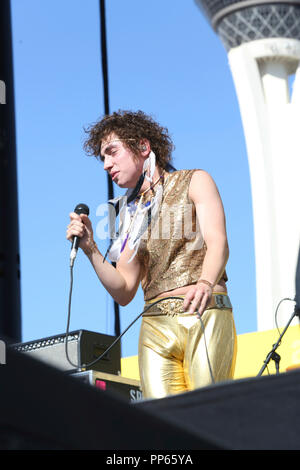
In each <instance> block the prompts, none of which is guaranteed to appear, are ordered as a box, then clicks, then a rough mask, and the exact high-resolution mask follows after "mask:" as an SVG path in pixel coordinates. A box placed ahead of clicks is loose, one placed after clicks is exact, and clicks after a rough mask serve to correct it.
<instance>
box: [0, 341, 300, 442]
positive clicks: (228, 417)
mask: <svg viewBox="0 0 300 470" xmlns="http://www.w3.org/2000/svg"><path fill="white" fill-rule="evenodd" d="M0 384H1V386H0V449H1V450H23V449H25V450H56V449H57V450H106V451H107V450H118V451H122V450H123V451H128V450H135V451H137V450H151V451H155V450H161V451H163V450H173V451H174V450H177V451H178V450H181V451H183V450H249V449H250V450H298V449H300V403H299V396H300V371H294V372H288V373H284V374H281V375H279V376H275V375H273V376H269V377H268V376H267V377H259V378H253V379H244V380H238V381H234V382H227V383H221V384H218V385H214V386H211V387H206V388H203V389H199V390H196V391H193V392H189V393H185V394H180V395H177V396H173V397H168V398H164V399H159V400H148V401H147V400H145V401H143V402H138V403H135V404H134V403H128V402H127V401H125V400H124V399H123V398H122V397H121V398H120V397H119V396H117V395H114V394H112V393H108V392H105V391H101V390H98V389H96V388H95V387H92V386H90V385H86V384H84V383H82V382H79V381H78V379H75V378H72V377H70V376H68V375H66V374H65V373H63V372H61V371H58V370H56V369H54V368H52V367H50V366H48V365H46V364H44V363H42V362H39V361H37V360H34V359H32V358H29V357H28V356H26V354H21V353H17V352H15V351H12V350H8V351H7V358H6V364H3V365H1V366H0Z"/></svg>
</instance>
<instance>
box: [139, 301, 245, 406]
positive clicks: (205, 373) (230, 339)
mask: <svg viewBox="0 0 300 470" xmlns="http://www.w3.org/2000/svg"><path fill="white" fill-rule="evenodd" d="M220 295H221V296H222V295H223V294H220ZM221 298H224V299H225V297H221ZM226 298H227V299H228V297H227V296H226ZM154 300H157V299H154ZM152 302H153V301H152ZM148 305H149V303H146V306H148ZM182 305H183V301H182V300H179V299H178V300H172V299H171V300H164V301H163V302H160V303H159V304H157V305H154V306H153V307H151V308H150V309H149V310H148V312H147V313H146V314H145V315H144V316H143V319H142V325H141V331H140V338H139V371H140V379H141V387H142V392H143V396H144V398H150V399H151V398H164V397H166V396H168V395H173V394H176V393H183V392H185V391H189V390H194V389H196V388H199V387H204V386H207V385H210V384H212V383H213V382H212V377H211V372H212V375H213V379H214V382H219V381H223V380H228V379H231V378H232V377H233V373H234V367H235V359H236V331H235V325H234V320H233V315H232V309H231V308H224V307H222V303H221V307H219V306H218V307H217V308H216V305H214V307H213V308H208V309H207V310H205V312H204V313H203V314H202V317H201V318H202V321H203V326H204V331H205V334H204V333H203V328H202V325H201V322H200V320H199V318H198V317H197V315H196V314H187V313H184V312H183V311H182ZM207 355H208V357H207ZM208 358H209V362H208ZM209 363H210V366H211V372H210V369H209Z"/></svg>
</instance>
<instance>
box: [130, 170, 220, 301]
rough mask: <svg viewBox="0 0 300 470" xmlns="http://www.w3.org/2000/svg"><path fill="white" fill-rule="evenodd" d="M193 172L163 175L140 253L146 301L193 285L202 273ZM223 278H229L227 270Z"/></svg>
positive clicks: (202, 252) (203, 250)
mask: <svg viewBox="0 0 300 470" xmlns="http://www.w3.org/2000/svg"><path fill="white" fill-rule="evenodd" d="M194 171H196V170H179V171H174V172H173V173H165V175H164V181H163V183H162V184H163V186H164V187H163V199H162V203H161V207H160V212H159V217H158V219H157V220H156V221H154V223H152V224H150V227H149V230H148V232H147V235H146V236H145V235H144V236H143V239H142V240H141V244H140V247H139V250H138V255H137V256H138V258H139V261H140V263H141V265H142V267H143V276H142V280H141V285H142V288H143V290H144V298H145V300H149V299H151V298H154V297H157V296H158V295H159V294H160V293H162V292H167V291H169V290H173V289H175V288H177V287H183V286H186V285H189V284H194V283H196V282H197V281H198V280H199V278H200V276H201V271H202V264H203V260H204V257H205V253H206V244H205V242H204V240H203V237H202V235H201V228H200V227H199V223H198V219H197V217H196V208H195V205H194V204H193V203H192V201H191V200H190V198H189V194H188V193H189V185H190V181H191V178H192V175H193V173H194ZM224 279H225V280H227V276H226V273H225V272H224Z"/></svg>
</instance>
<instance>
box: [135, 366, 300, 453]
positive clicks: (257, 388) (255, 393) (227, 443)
mask: <svg viewBox="0 0 300 470" xmlns="http://www.w3.org/2000/svg"><path fill="white" fill-rule="evenodd" d="M299 397H300V371H299V370H298V371H295V370H294V371H291V372H287V373H283V374H280V375H270V376H263V377H258V378H251V379H242V380H237V381H231V382H227V383H220V384H218V385H215V386H210V387H206V388H203V389H199V390H195V391H193V392H188V393H184V394H180V395H177V396H173V397H168V398H164V399H159V400H149V401H145V402H141V403H139V404H137V405H135V406H136V407H137V408H138V409H140V410H144V411H149V412H151V413H152V414H153V415H155V414H156V415H158V416H161V417H163V418H165V419H167V420H168V421H169V422H170V423H172V424H176V425H178V426H182V427H183V428H184V429H186V431H187V432H191V433H194V434H196V435H197V434H198V435H199V437H200V436H201V438H204V439H205V440H207V441H208V442H210V439H213V442H218V443H219V445H220V447H223V448H224V449H225V448H226V449H235V450H298V449H300V399H299Z"/></svg>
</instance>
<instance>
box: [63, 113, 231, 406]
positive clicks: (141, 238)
mask: <svg viewBox="0 0 300 470" xmlns="http://www.w3.org/2000/svg"><path fill="white" fill-rule="evenodd" d="M87 132H88V135H89V136H88V139H87V141H86V142H85V145H84V147H85V150H86V151H87V153H88V154H90V155H93V156H95V157H96V158H99V159H101V160H102V161H103V162H104V170H106V171H107V172H108V173H109V175H110V176H111V178H112V180H113V181H114V182H115V183H116V184H117V185H118V186H119V187H121V188H127V192H126V195H125V199H124V198H117V199H116V200H115V201H111V203H112V204H114V207H115V208H116V207H117V206H118V204H119V205H121V206H122V209H121V210H120V225H119V227H120V228H119V232H118V235H117V237H116V238H115V240H113V243H112V244H111V246H110V248H109V254H108V256H109V258H110V260H111V261H113V262H115V263H116V264H115V266H114V265H113V264H111V263H109V262H108V261H107V260H106V257H105V256H103V254H101V252H100V251H99V249H98V247H97V245H96V243H95V240H94V234H93V228H92V224H91V221H90V219H89V218H88V216H86V215H85V214H81V215H78V214H75V213H71V214H70V219H71V221H70V224H69V226H68V229H67V238H68V239H69V240H70V241H71V240H72V239H73V237H74V236H75V235H76V236H79V237H80V238H81V240H80V247H81V248H82V250H83V251H84V253H85V254H86V255H87V257H88V258H89V260H90V262H91V264H92V266H93V268H94V270H95V272H96V274H97V276H98V278H99V280H100V281H101V283H102V284H103V286H104V287H105V288H106V289H107V291H108V292H109V293H110V294H111V296H112V297H113V298H114V300H115V301H116V302H117V303H119V304H120V305H123V306H124V305H127V304H128V303H129V302H130V301H131V300H132V299H133V298H134V296H135V294H136V292H137V289H138V287H139V285H140V283H141V286H142V288H143V291H144V298H145V308H144V314H143V317H142V324H141V331H140V337H139V353H138V357H139V371H140V379H141V387H142V392H143V396H144V398H163V397H166V396H168V395H172V394H176V393H183V392H186V391H189V390H194V389H196V388H199V387H203V386H207V385H210V384H211V383H213V382H218V381H224V380H228V379H231V378H232V377H233V372H234V366H235V358H236V331H235V325H234V319H233V313H232V306H231V303H230V300H229V297H228V295H227V288H226V281H227V280H228V279H227V275H226V271H225V266H226V262H227V260H228V255H229V249H228V242H227V235H226V222H225V215H224V209H223V204H222V201H221V197H220V194H219V192H218V189H217V187H216V184H215V182H214V180H213V179H212V177H211V176H210V175H209V174H208V173H207V172H206V171H204V170H196V169H195V170H178V171H176V170H175V171H172V166H171V154H172V150H173V144H172V141H171V139H170V137H169V134H168V130H167V129H166V128H164V127H161V126H160V125H159V124H158V123H157V122H155V121H154V120H153V119H152V118H151V117H150V116H148V115H146V114H144V113H143V112H141V111H138V112H131V111H119V112H115V113H113V114H111V115H109V116H105V117H104V118H103V119H101V120H100V121H99V122H97V123H96V124H94V125H92V126H91V127H90V128H89V129H88V130H87ZM124 200H125V202H124Z"/></svg>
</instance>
